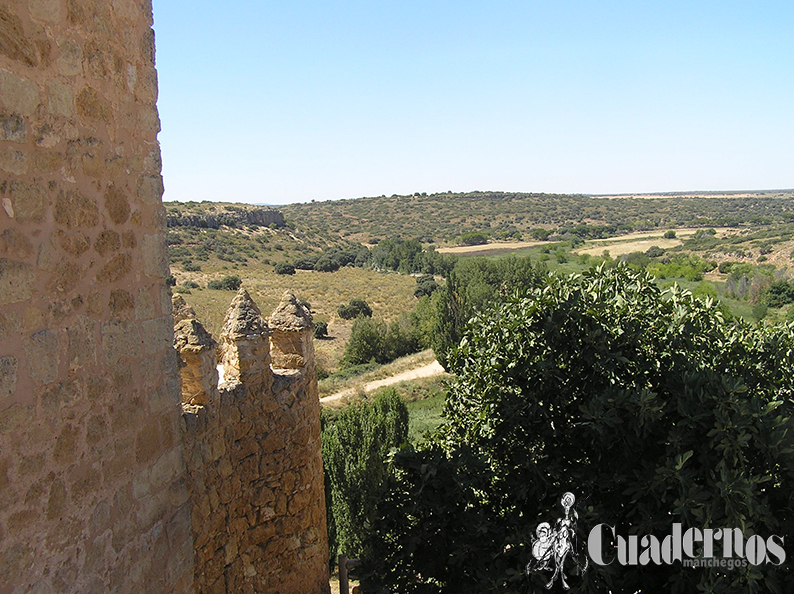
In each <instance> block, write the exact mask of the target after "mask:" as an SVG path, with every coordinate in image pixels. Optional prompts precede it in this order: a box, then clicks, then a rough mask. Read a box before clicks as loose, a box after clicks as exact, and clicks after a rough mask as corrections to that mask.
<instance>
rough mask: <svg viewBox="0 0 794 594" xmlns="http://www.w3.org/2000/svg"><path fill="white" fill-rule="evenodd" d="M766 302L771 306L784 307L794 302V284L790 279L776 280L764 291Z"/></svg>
mask: <svg viewBox="0 0 794 594" xmlns="http://www.w3.org/2000/svg"><path fill="white" fill-rule="evenodd" d="M764 303H766V304H767V305H768V306H769V307H783V306H784V305H788V304H789V303H794V285H792V284H791V283H790V282H788V281H784V280H781V281H775V282H774V283H772V284H771V285H770V286H769V288H768V289H767V290H766V292H765V293H764Z"/></svg>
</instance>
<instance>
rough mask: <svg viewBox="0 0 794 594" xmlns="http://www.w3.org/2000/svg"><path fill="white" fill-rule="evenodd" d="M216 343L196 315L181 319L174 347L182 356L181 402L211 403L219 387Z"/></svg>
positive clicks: (175, 335) (177, 327)
mask: <svg viewBox="0 0 794 594" xmlns="http://www.w3.org/2000/svg"><path fill="white" fill-rule="evenodd" d="M183 303H184V301H183ZM185 307H187V306H185ZM217 346H218V343H216V342H215V340H214V339H213V338H212V336H210V334H209V332H207V331H206V330H205V329H204V326H203V325H202V324H201V322H199V321H198V320H197V319H196V318H195V315H194V316H193V317H190V318H184V319H182V320H181V321H180V322H178V323H177V324H176V326H175V327H174V347H175V348H176V350H177V352H179V356H180V358H181V360H182V366H181V370H180V371H181V374H182V402H184V403H186V404H209V403H210V401H212V400H214V399H215V398H214V395H215V393H216V392H217V387H218V369H217V361H216V358H215V350H216V348H217Z"/></svg>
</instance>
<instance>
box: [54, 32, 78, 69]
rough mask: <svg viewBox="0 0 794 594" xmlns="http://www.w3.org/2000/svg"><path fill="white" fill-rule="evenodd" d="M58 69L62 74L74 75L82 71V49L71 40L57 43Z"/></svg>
mask: <svg viewBox="0 0 794 594" xmlns="http://www.w3.org/2000/svg"><path fill="white" fill-rule="evenodd" d="M58 53H59V56H58V62H57V66H58V71H59V73H60V74H62V75H64V76H75V75H77V74H81V73H82V72H83V50H82V49H81V48H80V46H79V45H78V44H77V43H75V42H74V41H71V40H68V39H67V40H63V41H61V42H59V43H58Z"/></svg>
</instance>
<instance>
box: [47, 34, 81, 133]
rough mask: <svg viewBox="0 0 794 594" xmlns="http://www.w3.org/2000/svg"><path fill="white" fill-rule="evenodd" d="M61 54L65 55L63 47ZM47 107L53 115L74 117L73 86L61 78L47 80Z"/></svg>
mask: <svg viewBox="0 0 794 594" xmlns="http://www.w3.org/2000/svg"><path fill="white" fill-rule="evenodd" d="M78 49H79V48H78ZM61 56H63V49H61ZM78 67H79V64H78ZM47 107H48V109H49V112H50V113H51V114H52V115H56V116H63V117H65V118H72V117H74V94H73V93H72V88H71V87H70V86H68V85H66V84H64V83H62V82H61V81H59V80H49V81H47Z"/></svg>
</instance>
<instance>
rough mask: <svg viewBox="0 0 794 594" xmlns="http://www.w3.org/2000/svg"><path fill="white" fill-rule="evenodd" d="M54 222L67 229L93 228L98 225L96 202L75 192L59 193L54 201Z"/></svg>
mask: <svg viewBox="0 0 794 594" xmlns="http://www.w3.org/2000/svg"><path fill="white" fill-rule="evenodd" d="M55 222H56V223H59V224H61V225H64V226H65V227H66V228H67V229H72V228H82V229H85V228H89V227H93V226H95V225H96V224H97V223H99V210H98V208H97V205H96V202H95V201H94V200H92V199H90V198H87V197H86V196H83V195H82V194H81V193H80V192H78V191H77V190H67V191H65V192H64V191H61V192H60V193H59V194H58V198H57V199H56V201H55Z"/></svg>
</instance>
